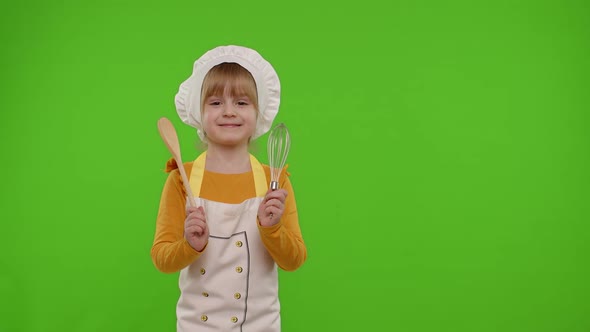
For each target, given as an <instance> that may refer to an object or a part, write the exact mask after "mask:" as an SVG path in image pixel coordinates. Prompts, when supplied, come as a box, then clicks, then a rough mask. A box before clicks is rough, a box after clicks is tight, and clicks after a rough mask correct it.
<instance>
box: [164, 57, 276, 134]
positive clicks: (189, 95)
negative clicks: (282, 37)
mask: <svg viewBox="0 0 590 332" xmlns="http://www.w3.org/2000/svg"><path fill="white" fill-rule="evenodd" d="M224 62H235V63H237V64H239V65H240V66H242V67H244V68H245V69H246V70H248V71H249V72H250V74H252V77H254V81H255V82H256V88H257V92H258V109H259V113H258V120H257V122H256V131H255V132H254V135H253V136H252V139H255V138H258V137H260V136H262V135H264V134H265V133H266V132H268V131H269V130H270V128H271V126H272V122H273V120H274V118H275V117H276V115H277V113H278V112H279V104H280V99H281V84H280V82H279V77H278V75H277V73H276V72H275V70H274V68H273V67H272V66H271V64H270V63H269V62H268V61H266V60H265V59H264V58H262V56H261V55H260V54H259V53H258V52H256V51H254V50H252V49H249V48H246V47H243V46H234V45H229V46H219V47H216V48H214V49H212V50H210V51H208V52H207V53H205V54H203V56H201V57H200V58H199V59H197V61H195V63H194V66H193V73H192V75H191V76H190V77H189V78H188V79H187V80H186V81H184V82H182V83H181V84H180V87H179V89H178V93H177V94H176V96H175V98H174V103H175V104H176V111H177V112H178V116H179V117H180V119H181V120H182V122H184V123H186V124H188V125H189V126H191V127H195V128H197V133H198V135H199V138H200V139H201V140H202V141H205V139H206V138H205V135H204V133H203V127H202V124H201V87H202V85H203V79H204V78H205V75H207V73H208V72H209V70H210V69H211V68H213V67H214V66H216V65H218V64H220V63H224Z"/></svg>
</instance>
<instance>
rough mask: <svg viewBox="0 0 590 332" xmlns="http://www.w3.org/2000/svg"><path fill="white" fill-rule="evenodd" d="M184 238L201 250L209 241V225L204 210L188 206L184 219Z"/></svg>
mask: <svg viewBox="0 0 590 332" xmlns="http://www.w3.org/2000/svg"><path fill="white" fill-rule="evenodd" d="M184 238H185V239H186V241H187V242H188V243H189V244H190V245H191V247H193V249H195V250H196V251H199V252H200V251H203V249H205V246H206V245H207V242H208V241H209V227H207V221H206V220H205V210H203V207H202V206H199V207H198V208H194V207H189V208H188V210H187V215H186V220H185V221H184Z"/></svg>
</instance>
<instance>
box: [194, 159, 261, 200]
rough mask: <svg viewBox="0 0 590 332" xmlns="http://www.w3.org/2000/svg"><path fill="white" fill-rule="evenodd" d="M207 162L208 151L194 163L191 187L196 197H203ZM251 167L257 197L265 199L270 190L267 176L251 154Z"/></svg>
mask: <svg viewBox="0 0 590 332" xmlns="http://www.w3.org/2000/svg"><path fill="white" fill-rule="evenodd" d="M206 160H207V151H205V152H203V153H201V154H200V155H199V156H198V157H197V159H195V161H194V163H193V168H192V170H191V176H190V180H189V182H190V186H191V190H192V191H193V194H194V195H197V197H200V196H201V184H202V183H203V174H204V173H205V161H206ZM250 165H251V167H252V173H253V175H254V189H255V190H256V197H264V195H265V194H266V190H267V188H268V182H267V180H266V174H265V173H264V168H263V167H262V164H261V163H260V162H259V161H258V159H256V157H254V156H253V155H252V154H250Z"/></svg>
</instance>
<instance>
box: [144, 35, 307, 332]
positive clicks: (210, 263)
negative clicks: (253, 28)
mask: <svg viewBox="0 0 590 332" xmlns="http://www.w3.org/2000/svg"><path fill="white" fill-rule="evenodd" d="M279 101H280V83H279V79H278V76H277V74H276V72H275V71H274V69H273V67H272V66H271V65H270V64H269V63H268V62H267V61H266V60H265V59H263V58H262V57H261V56H260V54H258V53H257V52H256V51H254V50H252V49H249V48H245V47H240V46H221V47H217V48H215V49H213V50H210V51H208V52H207V53H205V54H204V55H203V56H202V57H201V58H199V59H198V60H197V61H196V62H195V64H194V68H193V74H192V75H191V77H189V78H188V79H187V80H186V81H185V82H183V83H182V84H181V85H180V89H179V91H178V93H177V95H176V98H175V103H176V109H177V112H178V114H179V116H180V118H181V119H182V120H183V122H185V123H186V124H188V125H191V126H193V127H195V128H197V133H198V135H199V137H200V138H201V140H202V141H203V142H204V143H206V144H207V150H206V151H205V152H203V153H202V154H201V155H199V156H198V157H197V159H196V160H195V161H194V162H188V163H184V165H180V167H184V168H185V170H186V173H187V177H188V178H189V184H190V186H191V190H192V192H193V194H194V195H196V196H197V197H188V198H187V197H186V193H185V190H184V187H183V183H182V179H181V177H180V175H179V171H178V169H177V168H178V167H179V166H178V165H176V163H175V162H174V161H173V159H171V160H170V161H169V162H168V164H167V168H166V171H167V172H169V173H170V175H169V176H168V179H167V181H166V183H165V185H164V189H163V192H162V197H161V201H160V208H159V212H158V217H157V221H156V232H155V237H154V243H153V246H152V250H151V256H152V260H153V262H154V264H155V266H156V267H157V268H158V269H159V270H160V271H162V272H166V273H172V272H176V271H180V276H179V287H180V298H179V300H178V304H177V308H176V313H177V330H178V331H230V330H236V331H244V332H247V331H256V332H261V331H280V305H279V299H278V274H277V266H278V267H280V268H282V269H284V270H287V271H293V270H296V269H297V268H299V267H300V266H301V265H302V264H303V262H304V261H305V259H306V257H307V250H306V248H305V244H304V242H303V238H302V236H301V230H300V228H299V221H298V217H297V207H296V205H295V197H294V194H293V188H292V186H291V183H290V181H289V178H288V173H286V172H283V173H282V174H281V178H280V180H279V182H280V188H281V189H278V190H275V191H271V190H268V189H267V188H268V187H269V186H268V184H269V183H270V168H269V167H268V166H267V165H262V164H261V163H259V162H258V160H256V158H255V157H254V156H252V155H250V154H249V152H248V146H249V143H250V141H251V140H253V139H255V138H257V137H259V136H261V135H263V134H264V133H266V132H267V131H268V130H269V129H270V127H271V125H272V122H273V120H274V117H275V116H276V114H277V112H278V107H279ZM187 199H194V200H195V202H196V206H198V208H191V207H188V206H189V205H188V204H187V202H188V201H187ZM187 207H188V208H187Z"/></svg>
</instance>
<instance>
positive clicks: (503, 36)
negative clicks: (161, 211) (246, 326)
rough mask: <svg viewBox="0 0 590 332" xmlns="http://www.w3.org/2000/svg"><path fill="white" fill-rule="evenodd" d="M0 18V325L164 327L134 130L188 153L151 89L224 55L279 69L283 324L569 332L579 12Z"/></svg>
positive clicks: (157, 149)
mask: <svg viewBox="0 0 590 332" xmlns="http://www.w3.org/2000/svg"><path fill="white" fill-rule="evenodd" d="M0 13H1V14H0V18H1V19H0V25H1V33H0V37H1V39H0V40H1V45H2V46H1V47H2V52H0V57H1V58H0V59H1V62H0V66H1V73H2V74H1V77H2V78H1V80H0V84H1V86H0V96H1V97H0V110H1V112H0V135H1V142H2V144H1V150H0V153H1V156H2V163H1V166H0V167H1V173H0V174H1V175H0V176H1V188H2V189H1V195H2V197H1V200H0V202H1V211H2V218H1V220H2V224H1V225H2V227H1V228H0V234H1V241H0V252H1V253H2V254H1V255H0V269H1V270H0V299H1V300H0V303H2V311H1V315H0V316H1V318H0V331H2V332H4V331H6V332H17V331H174V329H175V304H176V301H177V297H178V288H177V277H178V276H177V274H172V275H166V274H162V273H160V272H158V271H156V269H155V268H154V267H153V265H152V262H151V259H150V256H149V252H150V248H151V244H152V239H153V233H154V225H155V217H156V213H157V209H158V202H159V198H160V192H161V189H162V186H163V184H164V181H165V179H166V174H165V173H164V172H163V168H164V164H165V162H166V161H167V160H168V159H169V158H170V155H169V153H168V151H167V150H166V148H165V146H164V144H163V142H162V141H161V139H160V137H159V135H158V131H157V127H156V122H157V120H158V119H159V118H160V117H163V116H166V117H168V118H170V119H171V120H172V121H173V123H174V125H175V126H176V128H177V130H178V135H179V138H180V144H181V146H182V154H183V158H184V159H185V160H189V159H193V158H195V157H196V156H197V153H198V151H197V150H196V149H195V145H196V143H197V139H196V134H195V132H194V131H193V130H192V128H190V127H188V126H185V125H183V124H182V123H181V122H180V120H179V119H178V117H177V115H176V112H175V109H174V102H173V99H174V94H175V93H176V91H177V89H178V85H179V84H180V82H182V81H183V80H184V79H186V78H187V77H188V75H190V73H191V70H192V64H193V61H194V60H195V59H196V58H197V57H199V56H200V55H201V54H203V53H204V52H205V51H207V50H209V49H211V48H213V47H215V46H217V45H226V44H238V45H244V46H249V47H252V48H255V49H257V50H258V51H259V52H260V53H261V54H262V55H263V56H264V57H265V58H267V59H268V60H269V61H270V62H271V63H272V64H273V66H274V67H275V68H276V70H277V72H278V74H279V76H280V78H281V83H282V91H283V93H282V103H281V109H280V113H279V115H278V117H277V119H276V120H277V123H278V122H285V123H286V124H287V126H288V127H289V129H290V131H291V135H292V138H293V143H292V149H291V153H290V155H289V159H288V163H289V164H290V167H289V171H290V172H291V180H292V181H293V185H294V188H295V192H296V197H297V203H298V207H299V215H300V222H301V228H302V231H303V234H304V237H305V240H306V243H307V247H308V253H309V256H308V260H307V262H306V263H305V265H304V266H303V267H302V268H301V269H300V270H298V271H296V272H292V273H291V272H289V273H287V272H281V273H280V282H281V283H280V285H281V287H280V295H281V303H282V320H283V330H284V331H286V332H294V331H404V332H418V331H430V332H432V331H449V332H450V331H452V332H461V331H464V332H473V331H477V332H484V331H503V332H508V331H514V332H524V331H531V332H542V331H547V332H555V331H560V332H561V331H567V332H583V331H590V304H589V301H588V299H589V298H590V286H589V285H590V283H589V282H588V280H590V267H589V263H588V262H589V258H590V257H589V254H590V229H589V226H588V222H589V221H590V211H589V210H590V208H589V206H590V204H589V198H590V195H589V189H588V188H589V184H590V183H589V182H590V181H589V171H588V170H589V166H590V149H589V148H590V133H589V129H590V127H589V125H590V116H589V106H590V93H589V87H590V82H589V77H590V43H589V42H588V41H590V20H588V17H589V15H590V5H589V4H588V2H586V1H558V0H554V1H532V0H529V1H517V2H512V1H458V0H451V1H374V0H369V1H353V2H342V1H330V2H321V1H319V2H318V1H296V2H277V1H259V2H243V1H223V2H219V1H209V2H205V1H168V2H157V1H148V2H146V1H137V0H131V1H125V2H121V1H99V2H96V1H69V0H67V1H61V2H48V1H34V0H33V1H32V2H31V1H29V2H16V1H12V2H7V3H4V4H3V5H2V6H1V10H0ZM267 137H268V135H265V136H263V137H262V138H261V139H260V140H259V143H258V147H257V148H256V150H255V154H256V155H257V156H258V157H259V158H260V159H261V160H262V161H264V162H266V160H267V159H266V151H265V144H266V139H267ZM254 282H255V281H254Z"/></svg>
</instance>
